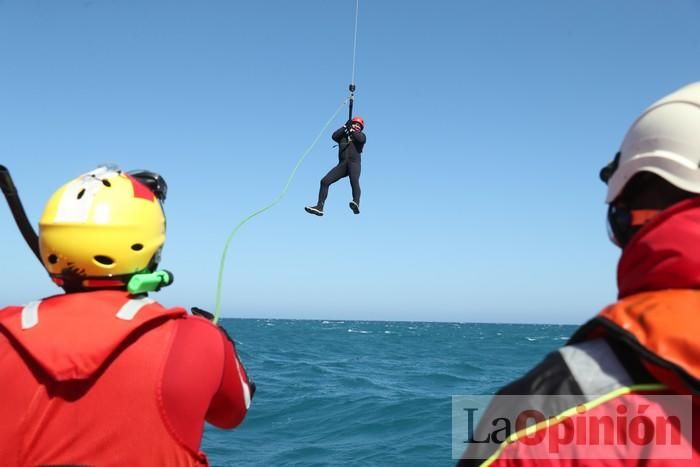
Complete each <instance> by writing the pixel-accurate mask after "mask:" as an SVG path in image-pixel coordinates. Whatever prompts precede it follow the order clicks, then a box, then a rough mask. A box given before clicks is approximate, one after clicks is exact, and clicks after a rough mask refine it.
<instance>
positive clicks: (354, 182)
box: [348, 161, 362, 214]
mask: <svg viewBox="0 0 700 467" xmlns="http://www.w3.org/2000/svg"><path fill="white" fill-rule="evenodd" d="M360 172H361V166H360V162H359V161H350V162H349V163H348V175H349V176H350V187H351V188H352V201H351V202H350V209H352V212H354V213H355V214H359V213H360V194H361V193H362V190H360Z"/></svg>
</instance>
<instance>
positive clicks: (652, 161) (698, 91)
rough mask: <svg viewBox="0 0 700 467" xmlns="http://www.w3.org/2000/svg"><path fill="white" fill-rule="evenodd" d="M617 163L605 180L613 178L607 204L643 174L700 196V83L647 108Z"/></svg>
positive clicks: (619, 155) (629, 136)
mask: <svg viewBox="0 0 700 467" xmlns="http://www.w3.org/2000/svg"><path fill="white" fill-rule="evenodd" d="M616 161H617V163H615V161H613V163H612V164H611V165H610V166H608V167H609V169H610V171H611V172H612V173H610V172H608V174H607V177H605V178H608V177H609V179H608V180H606V181H607V183H608V194H607V197H606V200H605V201H606V202H607V203H611V202H612V201H614V200H615V198H617V196H618V195H619V194H620V193H621V192H622V190H623V189H624V187H625V185H626V184H627V182H629V180H630V179H631V178H632V177H633V176H634V175H635V174H636V173H638V172H643V171H644V172H653V173H655V174H656V175H658V176H660V177H661V178H663V179H664V180H666V181H667V182H669V183H671V184H672V185H674V186H676V187H678V188H680V189H682V190H685V191H689V192H691V193H700V82H696V83H692V84H689V85H687V86H684V87H682V88H680V89H679V90H677V91H675V92H673V93H671V94H669V95H668V96H666V97H664V98H662V99H661V100H659V101H657V102H655V103H654V104H652V105H651V106H650V107H649V108H647V109H646V110H645V111H644V112H643V113H642V115H640V116H639V118H637V120H636V121H635V122H634V123H633V124H632V126H631V127H630V129H629V130H628V131H627V134H626V135H625V139H624V140H623V141H622V146H621V147H620V152H619V154H618V156H616ZM604 170H605V169H604ZM601 177H604V176H603V172H601Z"/></svg>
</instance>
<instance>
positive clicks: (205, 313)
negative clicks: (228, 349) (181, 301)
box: [191, 306, 236, 348]
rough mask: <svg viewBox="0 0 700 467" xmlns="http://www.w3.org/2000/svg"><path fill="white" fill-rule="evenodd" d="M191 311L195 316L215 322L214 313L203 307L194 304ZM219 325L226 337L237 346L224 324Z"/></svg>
mask: <svg viewBox="0 0 700 467" xmlns="http://www.w3.org/2000/svg"><path fill="white" fill-rule="evenodd" d="M191 311H192V314H193V315H195V316H200V317H202V318H204V319H206V320H208V321H211V322H212V323H213V322H214V315H213V314H212V313H209V312H208V311H207V310H203V309H201V308H197V307H196V306H193V307H192V308H191ZM217 326H218V328H219V329H221V332H223V333H224V335H225V336H226V338H227V339H228V340H229V342H231V344H233V347H234V348H235V347H236V343H235V342H234V341H233V339H231V336H230V335H229V334H228V331H226V328H224V327H223V326H221V325H219V324H217Z"/></svg>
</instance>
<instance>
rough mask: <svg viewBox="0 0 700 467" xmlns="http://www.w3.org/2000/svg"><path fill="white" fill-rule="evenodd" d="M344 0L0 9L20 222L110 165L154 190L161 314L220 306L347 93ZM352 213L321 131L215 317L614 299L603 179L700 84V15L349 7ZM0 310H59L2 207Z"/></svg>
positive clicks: (560, 305)
mask: <svg viewBox="0 0 700 467" xmlns="http://www.w3.org/2000/svg"><path fill="white" fill-rule="evenodd" d="M354 7H355V1H354V0H332V1H329V0H323V1H322V0H300V1H297V2H289V1H282V0H275V1H273V0H256V1H246V2H243V1H223V0H216V1H215V0H212V1H203V2H194V1H172V0H169V1H149V2H141V1H116V0H115V1H101V0H82V1H71V0H62V1H60V2H51V1H41V0H33V1H18V0H16V1H10V0H0V64H1V66H2V72H0V163H1V164H3V165H6V166H7V167H9V168H10V170H11V172H12V174H13V176H14V178H15V182H16V184H17V186H18V188H19V191H20V194H21V195H22V197H23V201H24V204H25V208H26V210H27V213H28V215H29V217H30V219H31V220H32V221H33V222H34V223H35V225H36V223H37V222H38V219H39V216H40V214H41V211H42V209H43V204H44V202H45V201H46V200H47V199H48V197H49V196H50V194H51V193H52V192H53V191H54V190H55V189H57V188H58V187H59V186H60V185H62V184H63V183H64V182H66V181H68V180H69V179H71V178H73V177H75V176H77V175H79V174H81V173H83V172H86V171H88V170H91V169H93V168H94V167H96V166H97V165H99V164H100V163H104V162H110V163H116V164H118V165H119V166H120V167H121V168H123V169H125V170H130V169H136V168H146V169H150V170H155V171H158V172H160V173H162V174H163V175H164V176H165V178H166V180H167V181H168V184H169V189H170V190H169V197H168V200H167V202H166V214H167V216H168V239H167V243H166V247H165V250H164V259H163V261H162V263H161V266H162V267H163V268H166V269H169V270H172V271H173V272H174V274H175V277H176V281H175V284H174V285H173V286H172V287H170V288H169V289H166V290H164V291H162V292H160V293H159V294H158V295H156V297H157V298H158V299H159V300H161V301H162V302H163V303H164V304H166V305H184V306H188V307H189V306H200V307H203V308H210V309H211V308H213V306H214V300H215V291H216V279H217V271H218V265H219V260H220V256H221V252H222V249H223V246H224V242H225V239H226V237H227V236H228V234H229V232H230V231H231V229H233V227H234V226H235V225H236V224H237V223H238V222H239V221H240V220H241V219H243V218H244V217H245V216H247V215H248V214H250V213H251V212H253V211H255V210H257V209H259V208H261V207H263V206H266V205H267V204H269V203H270V202H271V201H273V200H274V199H275V198H276V197H277V195H278V194H279V193H280V192H281V190H282V188H283V187H284V184H285V182H286V180H287V177H288V176H289V174H290V172H291V170H292V168H293V167H294V164H295V163H296V161H297V160H298V159H299V157H300V156H301V155H302V154H303V152H304V151H305V150H306V148H307V147H309V145H310V144H311V143H312V141H313V139H314V138H315V137H316V135H317V134H318V133H319V131H320V130H321V128H322V127H323V125H324V124H325V122H326V121H327V120H328V119H329V118H330V117H331V116H332V114H333V112H334V111H335V109H336V108H337V107H338V105H340V104H341V103H342V102H343V100H344V99H345V97H346V96H347V86H348V84H349V82H350V79H351V75H352V32H353V14H354ZM359 12H360V15H359V24H358V42H357V65H356V84H357V93H356V102H355V110H356V113H358V114H360V115H362V116H363V117H364V118H365V120H366V122H367V127H366V134H367V141H368V142H367V146H366V148H365V153H364V155H363V173H362V178H361V183H362V190H363V196H362V202H361V207H362V213H361V214H360V215H359V216H354V215H353V214H352V212H351V211H350V210H349V209H348V207H347V203H348V201H349V200H350V199H351V197H350V187H349V183H348V182H347V179H344V180H341V181H339V182H338V183H336V184H335V185H333V186H332V187H331V190H330V195H329V198H328V201H327V203H326V215H325V216H324V217H323V218H318V217H315V216H310V215H308V214H306V213H305V212H304V211H303V206H304V205H305V204H310V203H312V202H313V201H315V199H316V195H317V191H318V182H319V179H320V178H321V177H322V176H323V175H324V174H325V173H326V171H327V170H329V169H330V168H331V167H332V166H333V164H334V162H335V161H336V159H337V156H336V150H335V149H334V148H332V145H333V142H332V141H331V140H330V133H331V132H332V130H333V129H335V128H337V127H338V126H340V125H341V124H342V123H343V122H344V121H345V119H346V117H347V115H346V110H345V109H344V110H343V111H342V112H341V115H340V116H338V117H337V118H336V119H335V120H334V122H333V123H332V125H331V126H330V127H329V128H328V130H327V131H326V134H324V136H323V137H322V139H321V140H320V142H319V143H318V144H317V146H316V147H315V149H314V150H313V151H312V152H311V153H310V154H309V156H308V157H307V159H306V160H305V161H304V163H303V164H302V165H301V167H300V168H299V170H298V172H297V175H296V178H295V179H294V180H293V182H292V184H291V186H290V189H289V191H288V193H287V195H286V196H285V198H284V199H283V200H282V201H281V202H280V203H279V204H278V205H277V206H275V207H274V208H273V209H271V210H269V211H267V212H266V213H264V214H262V215H261V216H258V217H256V218H254V219H252V220H251V221H250V222H248V223H247V224H246V225H244V226H243V228H242V229H241V230H240V231H239V233H238V234H237V236H236V237H235V238H234V239H233V242H232V243H231V247H230V250H229V255H228V258H227V261H226V271H225V275H224V283H223V286H224V291H223V308H222V312H223V315H224V316H229V317H269V318H275V317H278V318H314V319H316V318H317V319H386V320H440V321H445V320H447V321H495V322H563V323H580V322H582V321H584V320H586V319H587V318H588V317H589V316H592V315H593V314H594V313H595V312H597V311H598V309H599V308H601V307H602V306H603V305H605V304H607V303H609V302H610V301H612V300H614V298H615V294H616V287H615V267H616V261H617V258H618V255H619V252H618V250H617V248H616V247H614V246H613V245H612V244H611V243H610V242H609V241H608V239H607V234H606V228H605V221H604V217H605V216H604V213H605V205H604V202H603V200H604V194H605V187H604V185H603V184H602V183H601V182H600V181H599V179H598V170H599V169H600V167H601V166H602V165H604V164H605V163H606V162H607V161H608V160H609V159H610V158H611V157H612V156H613V154H614V153H615V152H616V150H617V148H618V146H619V144H620V142H621V140H622V137H623V135H624V132H625V131H626V129H627V128H628V126H629V125H630V124H631V122H632V121H633V120H634V118H635V117H636V115H637V114H638V113H639V112H640V111H641V110H642V109H643V108H644V107H646V106H647V105H648V104H650V103H651V102H652V101H654V100H655V99H657V98H659V97H661V96H662V95H664V94H666V93H668V92H670V91H671V90H674V89H675V88H677V87H680V86H682V85H684V84H686V83H689V82H692V81H696V80H698V79H700V61H698V60H697V57H698V53H699V51H700V29H698V27H697V26H698V24H700V6H699V4H698V3H697V2H694V1H692V0H673V1H667V2H658V1H650V0H626V1H622V0H620V1H614V2H611V1H609V0H592V1H587V2H574V1H561V0H558V1H554V0H551V1H536V2H517V1H514V0H512V1H501V0H489V1H487V0H479V1H460V0H450V1H448V0H437V1H434V2H417V1H415V2H412V1H398V0H391V1H390V0H373V1H367V0H361V1H360V10H359ZM0 216H1V217H0V226H1V228H0V244H1V245H2V247H1V248H0V262H1V263H2V264H3V267H2V269H1V270H0V283H1V284H2V286H1V287H2V291H3V293H2V301H3V302H5V303H24V302H27V301H30V300H33V299H35V298H37V297H41V296H45V295H49V294H53V293H56V292H57V291H58V289H56V288H55V287H54V286H53V285H52V284H51V283H50V282H49V280H48V278H47V277H46V275H45V273H44V272H43V270H42V268H41V266H40V265H39V263H38V262H37V261H36V260H35V259H34V258H33V256H32V254H31V252H30V251H29V250H28V249H27V248H26V247H25V246H24V244H23V241H22V239H21V237H20V235H19V233H18V232H17V230H16V229H15V227H14V223H13V221H12V218H11V216H10V213H9V210H8V209H7V208H5V207H2V208H0Z"/></svg>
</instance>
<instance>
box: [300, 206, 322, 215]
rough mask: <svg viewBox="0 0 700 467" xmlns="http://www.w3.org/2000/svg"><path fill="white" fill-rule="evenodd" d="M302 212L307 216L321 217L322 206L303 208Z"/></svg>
mask: <svg viewBox="0 0 700 467" xmlns="http://www.w3.org/2000/svg"><path fill="white" fill-rule="evenodd" d="M304 210H305V211H306V212H308V213H309V214H315V215H317V216H322V215H323V206H322V205H320V204H317V205H316V206H304Z"/></svg>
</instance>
